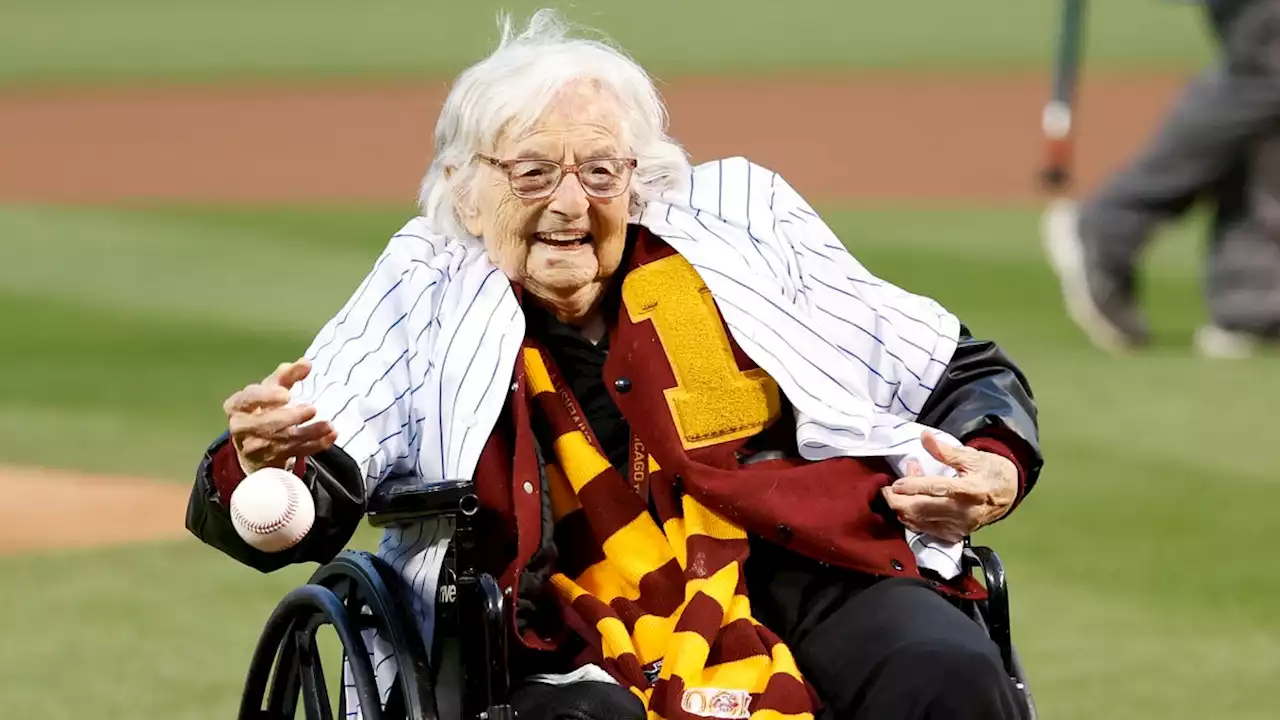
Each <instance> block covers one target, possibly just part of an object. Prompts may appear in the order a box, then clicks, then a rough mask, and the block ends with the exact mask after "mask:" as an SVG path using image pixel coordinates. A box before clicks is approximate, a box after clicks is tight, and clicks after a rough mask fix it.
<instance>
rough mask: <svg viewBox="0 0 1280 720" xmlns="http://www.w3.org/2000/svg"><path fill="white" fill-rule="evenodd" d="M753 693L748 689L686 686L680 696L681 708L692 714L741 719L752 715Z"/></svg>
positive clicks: (721, 719) (722, 718) (725, 719)
mask: <svg viewBox="0 0 1280 720" xmlns="http://www.w3.org/2000/svg"><path fill="white" fill-rule="evenodd" d="M750 705H751V694H750V693H748V692H747V691H746V690H724V689H721V688H686V689H685V691H684V695H683V696H682V697H681V698H680V709H681V710H684V711H685V712H687V713H689V714H690V715H697V716H699V717H705V718H717V719H718V720H741V719H742V718H749V717H751V710H750Z"/></svg>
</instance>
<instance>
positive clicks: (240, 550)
mask: <svg viewBox="0 0 1280 720" xmlns="http://www.w3.org/2000/svg"><path fill="white" fill-rule="evenodd" d="M227 442H230V438H229V436H228V434H227V433H223V434H222V436H221V437H219V438H218V439H217V440H216V441H214V443H213V444H212V445H211V446H209V449H208V450H206V451H205V454H204V457H203V458H202V459H201V460H200V465H199V467H198V468H197V470H196V480H195V485H194V486H193V487H192V489H191V498H190V500H188V502H187V530H189V531H191V533H192V534H193V535H195V536H196V537H198V538H200V539H201V540H202V541H204V542H205V543H206V544H208V545H211V546H213V547H215V548H217V549H219V550H221V551H222V552H224V553H226V554H227V555H230V556H231V557H233V558H235V559H236V560H238V561H240V562H242V563H244V564H245V565H248V566H249V567H252V568H255V569H257V570H260V571H262V572H264V573H269V572H272V571H274V570H279V569H280V568H282V567H285V566H286V565H293V564H298V563H304V562H317V563H326V562H328V561H330V560H332V559H333V558H334V557H335V556H336V555H337V554H338V553H339V552H341V551H342V549H343V547H345V546H346V544H347V543H348V542H349V541H350V540H351V536H352V535H353V534H355V531H356V528H357V527H358V526H359V525H360V521H361V520H362V519H363V518H364V514H365V495H364V478H363V477H361V473H360V469H359V467H358V466H357V465H356V463H355V461H353V460H352V459H351V458H350V457H348V456H347V454H346V453H345V452H343V451H342V450H341V449H339V448H337V447H334V448H330V449H329V450H326V451H324V452H322V453H319V454H316V455H312V456H311V457H308V458H307V464H306V472H305V473H304V476H303V478H302V481H303V483H305V484H306V486H307V488H308V489H310V490H311V497H312V498H314V500H315V506H316V519H315V523H314V524H313V525H312V526H311V530H310V531H309V532H308V533H307V535H306V537H304V538H303V539H302V541H301V542H299V543H298V544H297V545H295V546H293V547H292V548H290V549H288V550H285V551H283V552H278V553H266V552H262V551H261V550H257V549H255V548H253V547H251V546H250V545H249V544H248V543H246V542H245V541H244V540H242V539H241V538H240V535H239V534H237V533H236V529H235V526H234V525H232V524H231V515H230V513H229V512H228V510H227V508H225V507H223V506H222V503H220V502H218V489H217V487H216V486H215V485H214V482H213V472H212V466H213V456H214V454H215V453H216V452H217V451H218V449H219V448H220V447H222V446H223V445H224V444H226V443H227Z"/></svg>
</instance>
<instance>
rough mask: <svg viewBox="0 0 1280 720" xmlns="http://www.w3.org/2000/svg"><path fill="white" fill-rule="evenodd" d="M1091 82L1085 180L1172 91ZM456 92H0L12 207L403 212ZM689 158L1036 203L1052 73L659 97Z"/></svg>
mask: <svg viewBox="0 0 1280 720" xmlns="http://www.w3.org/2000/svg"><path fill="white" fill-rule="evenodd" d="M1182 82H1183V79H1182V78H1181V77H1172V76H1158V77H1152V76H1134V77H1103V78H1085V79H1084V80H1083V83H1082V95H1081V98H1080V107H1081V111H1080V116H1079V133H1080V141H1079V173H1080V180H1081V186H1082V187H1085V188H1087V187H1091V186H1092V185H1094V184H1095V183H1096V182H1097V181H1098V179H1099V177H1100V176H1101V175H1102V174H1103V173H1104V172H1106V171H1107V170H1108V169H1110V168H1112V167H1114V166H1115V165H1117V164H1118V163H1120V162H1122V161H1123V159H1124V158H1125V157H1126V156H1128V155H1129V154H1130V153H1131V152H1132V150H1133V149H1134V147H1135V145H1136V144H1137V143H1138V142H1140V141H1141V140H1142V138H1143V137H1144V135H1145V134H1146V133H1147V132H1148V131H1149V129H1150V128H1151V127H1152V125H1153V124H1154V123H1155V122H1156V121H1157V119H1158V117H1159V114H1160V113H1161V112H1162V110H1163V109H1164V108H1165V107H1166V106H1167V105H1168V103H1169V102H1170V101H1171V99H1172V98H1173V97H1174V95H1175V93H1176V92H1177V90H1178V88H1179V87H1180V85H1181V83H1182ZM445 90H446V87H445V84H444V83H419V84H412V85H406V84H400V85H368V84H365V85H351V84H340V85H329V86H314V87H302V88H297V87H294V88H290V87H276V86H263V87H248V88H246V87H238V88H221V87H213V88H175V89H155V88H152V89H123V90H120V89H117V90H96V91H78V92H73V91H56V92H55V91H48V92H40V91H28V92H23V93H10V94H7V95H5V94H0V158H4V161H3V162H0V201H5V200H8V201H34V202H94V203H97V202H119V201H134V200H171V201H172V200H176V201H191V202H200V201H231V202H307V201H317V200H319V201H324V200H335V201H337V200H343V201H350V200H354V201H377V202H384V201H391V202H399V201H404V202H408V201H411V200H412V199H413V197H414V196H415V194H416V193H415V191H416V186H417V182H418V178H419V176H420V174H421V172H422V170H423V169H424V168H425V166H426V164H427V161H428V159H429V156H430V148H431V131H432V127H433V125H434V122H435V117H436V113H437V111H438V108H439V106H440V102H441V100H442V98H443V94H444V92H445ZM663 91H664V94H665V96H666V98H667V101H668V105H669V109H670V113H671V117H672V130H673V133H674V135H675V136H676V138H677V139H679V140H680V141H682V142H683V143H684V144H685V145H686V147H687V148H688V149H689V150H690V152H691V154H692V155H693V156H694V158H695V160H705V159H709V158H715V157H725V156H731V155H739V154H741V155H747V156H749V157H751V158H753V159H754V160H756V161H757V162H759V163H762V164H764V165H767V166H769V167H772V168H774V169H776V170H778V171H780V172H782V173H783V174H784V176H786V177H787V178H788V179H789V180H790V181H791V182H792V184H794V185H796V187H797V188H798V189H800V191H801V192H802V193H805V194H806V195H809V196H810V197H812V198H817V199H834V198H850V197H853V198H864V199H906V198H954V199H965V200H979V201H984V202H990V201H997V202H1017V203H1027V202H1034V201H1035V200H1036V199H1037V198H1038V197H1039V196H1040V189H1039V187H1038V185H1037V183H1036V171H1037V168H1038V166H1039V163H1040V161H1041V158H1042V154H1043V150H1042V147H1043V142H1042V140H1041V136H1040V130H1039V125H1040V120H1039V118H1040V111H1041V107H1042V105H1043V103H1044V100H1045V97H1046V96H1047V93H1048V78H1047V77H1045V76H1040V75H1037V76H1028V77H1002V78H983V77H979V78H965V77H927V76H925V77H922V76H891V75H874V76H871V75H869V76H852V77H848V76H846V77H841V78H825V79H814V78H800V79H778V80H772V81H751V80H736V81H729V80H724V79H715V80H712V79H687V80H680V81H678V82H673V83H671V84H669V85H667V86H664V88H663Z"/></svg>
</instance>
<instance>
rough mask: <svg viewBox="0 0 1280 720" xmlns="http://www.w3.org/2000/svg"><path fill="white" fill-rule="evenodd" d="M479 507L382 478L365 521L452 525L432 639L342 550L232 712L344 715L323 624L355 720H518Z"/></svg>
mask: <svg viewBox="0 0 1280 720" xmlns="http://www.w3.org/2000/svg"><path fill="white" fill-rule="evenodd" d="M479 507H480V505H479V501H478V499H477V498H476V495H475V494H474V492H473V486H472V484H471V483H470V482H469V481H455V482H437V483H430V484H426V483H422V482H421V480H419V479H417V478H411V477H405V478H391V479H388V480H387V481H384V482H383V483H381V484H379V486H378V487H377V489H376V490H375V491H374V493H373V495H372V497H370V499H369V506H368V519H369V523H370V524H371V525H373V526H374V527H387V526H391V525H397V524H403V523H414V522H420V521H423V520H446V521H452V522H453V523H454V527H455V529H454V534H453V538H452V541H451V543H450V545H449V548H448V550H447V551H446V555H445V560H444V567H443V569H442V571H441V577H440V581H439V584H438V586H437V591H436V624H435V632H434V637H433V640H434V642H433V645H434V647H432V648H430V649H428V648H427V647H425V643H424V642H423V640H422V635H421V634H420V633H419V630H418V626H417V623H416V621H415V619H414V617H413V613H412V612H411V610H410V605H409V603H410V600H409V597H408V596H407V594H406V593H405V592H404V590H403V589H402V586H403V584H404V583H403V581H402V580H401V578H400V576H399V575H398V574H397V573H396V572H395V571H394V570H393V569H392V568H391V567H390V566H389V565H387V564H386V563H384V562H383V561H382V560H380V559H378V558H376V557H374V556H373V555H372V554H371V553H368V552H364V551H355V550H344V551H342V552H341V553H340V554H339V555H338V556H337V557H335V558H334V559H333V560H332V561H330V562H329V563H327V564H325V565H323V566H321V567H320V568H319V569H318V570H317V571H316V572H315V573H314V574H313V575H312V576H311V578H310V579H309V580H308V582H307V583H306V584H305V585H302V586H301V587H298V588H295V589H294V590H292V591H290V592H289V593H288V594H287V595H285V597H284V598H283V599H282V600H281V601H280V602H279V604H277V606H276V607H275V609H274V610H273V611H272V613H271V615H270V617H269V618H268V620H267V622H266V625H265V627H264V628H263V630H262V633H261V635H260V636H259V638H258V643H257V646H256V647H255V649H254V652H253V657H252V659H251V661H250V665H249V671H248V675H247V677H246V680H245V685H244V691H243V694H242V696H241V704H240V711H239V715H238V717H239V719H240V720H292V718H294V717H296V714H297V709H298V704H299V701H301V704H302V707H303V713H304V717H305V718H306V720H331V719H332V718H334V717H338V718H344V717H349V715H348V711H347V707H346V692H343V691H340V692H339V693H338V708H337V711H336V713H335V712H334V709H333V707H332V705H331V703H330V698H329V683H328V681H327V680H326V678H325V675H324V666H323V664H322V662H321V660H322V658H321V654H320V649H319V646H318V643H317V638H316V633H317V631H318V630H320V628H322V627H324V626H330V627H332V628H333V630H334V632H335V633H336V635H337V637H338V639H339V641H340V642H341V644H342V650H343V657H344V658H345V659H346V661H347V666H348V672H349V673H350V680H351V683H350V684H352V685H354V692H355V694H356V697H358V699H359V704H360V711H361V714H362V716H363V718H364V720H515V713H514V712H513V711H512V708H511V705H510V704H509V702H508V701H509V697H510V691H511V681H510V677H509V675H508V668H507V641H508V638H509V637H510V635H511V632H512V630H511V628H510V626H509V623H508V622H507V616H508V612H507V609H506V607H505V598H504V596H503V593H502V591H501V589H500V588H499V586H498V583H497V581H496V580H495V579H494V578H493V576H491V575H489V574H487V573H484V572H481V571H480V570H479V569H478V568H477V567H476V566H475V564H474V563H473V558H474V557H475V553H474V549H475V545H476V535H475V526H474V518H475V515H476V513H477V512H478V511H479ZM965 545H966V548H965V553H964V557H965V563H966V566H967V569H968V570H975V569H978V570H981V571H982V575H981V577H982V579H983V582H984V584H985V585H986V588H987V598H986V599H983V600H966V601H963V602H962V604H961V607H962V609H964V610H965V611H966V612H967V613H968V614H969V615H970V616H971V617H972V618H973V620H974V621H975V622H977V623H978V624H979V625H981V626H982V627H983V629H984V630H985V631H986V633H987V635H988V636H989V637H990V638H991V640H992V641H993V642H994V643H995V645H996V646H997V647H998V648H999V650H1000V656H1001V660H1002V661H1003V664H1004V668H1005V671H1006V673H1007V674H1008V676H1009V681H1010V682H1011V683H1013V684H1014V687H1015V689H1016V690H1017V693H1018V695H1019V696H1020V697H1021V698H1022V699H1023V700H1024V702H1025V705H1026V709H1027V717H1028V718H1031V719H1032V720H1035V718H1036V709H1035V702H1034V700H1033V699H1032V696H1031V690H1030V687H1029V685H1028V684H1027V679H1026V673H1025V671H1024V669H1023V666H1022V663H1021V660H1020V659H1019V657H1018V654H1017V651H1016V649H1015V648H1014V646H1013V641H1012V637H1011V628H1010V624H1009V593H1008V585H1007V582H1006V579H1005V572H1004V566H1003V565H1002V564H1001V562H1000V557H999V556H998V555H997V554H996V553H995V552H994V551H993V550H991V549H990V548H987V547H978V546H973V545H971V544H970V543H969V542H968V541H966V543H965ZM367 630H376V631H377V633H378V634H379V636H380V637H381V638H383V639H385V640H386V641H387V642H388V643H389V644H390V646H391V647H392V648H393V657H394V658H395V660H396V665H397V668H398V671H397V675H396V678H395V681H394V684H393V685H392V686H391V687H390V688H389V694H388V695H387V696H386V698H385V700H384V699H383V698H382V693H381V692H380V691H379V688H378V686H377V684H376V682H375V676H374V668H373V667H372V663H371V661H370V657H371V654H370V652H369V649H368V647H367V645H366V643H365V641H364V637H363V634H362V633H363V632H364V631H367ZM463 639H465V642H462V640H463ZM273 671H274V672H273ZM342 682H343V681H342V680H341V678H340V679H339V683H340V687H341V683H342ZM343 689H344V690H345V688H343ZM446 708H447V709H448V712H442V710H445V709H446Z"/></svg>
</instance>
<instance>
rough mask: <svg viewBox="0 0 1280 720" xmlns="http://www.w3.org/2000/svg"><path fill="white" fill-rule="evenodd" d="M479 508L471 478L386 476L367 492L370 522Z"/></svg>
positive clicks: (467, 512) (382, 524)
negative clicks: (441, 478)
mask: <svg viewBox="0 0 1280 720" xmlns="http://www.w3.org/2000/svg"><path fill="white" fill-rule="evenodd" d="M479 509H480V502H479V500H478V499H477V498H476V495H475V486H474V484H473V483H472V482H471V481H470V480H426V479H423V478H421V477H418V476H415V475H405V476H399V477H389V478H387V479H386V480H383V481H382V482H380V483H378V486H377V487H375V488H374V489H373V493H372V494H371V495H370V496H369V504H368V508H367V513H368V516H369V524H370V525H372V526H374V527H386V526H388V525H399V524H401V523H407V522H414V521H419V520H425V519H428V518H434V517H446V516H455V515H459V514H461V515H468V516H470V515H474V514H475V513H476V511H477V510H479Z"/></svg>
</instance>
